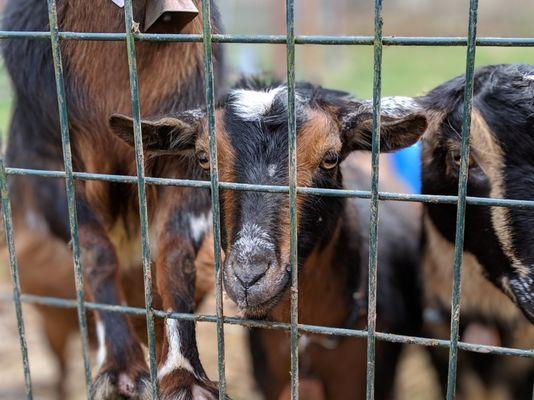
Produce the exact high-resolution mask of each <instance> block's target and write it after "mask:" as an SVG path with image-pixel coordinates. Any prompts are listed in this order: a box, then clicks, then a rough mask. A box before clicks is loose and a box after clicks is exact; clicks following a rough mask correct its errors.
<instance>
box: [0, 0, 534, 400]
mask: <svg viewBox="0 0 534 400" xmlns="http://www.w3.org/2000/svg"><path fill="white" fill-rule="evenodd" d="M477 9H478V1H477V0H470V5H469V19H468V21H469V24H468V29H467V37H384V36H383V35H382V0H375V15H374V27H375V33H374V36H299V35H296V34H295V31H294V19H295V14H294V1H293V0H286V24H287V34H286V35H225V34H212V31H211V18H210V11H211V10H210V1H209V0H202V28H203V33H202V34H148V33H139V32H137V31H136V30H135V29H134V21H133V17H132V0H126V1H125V8H124V11H125V12H124V17H125V26H126V31H125V32H124V33H98V32H91V33H85V32H84V33H82V32H60V31H59V29H58V19H57V9H56V0H48V13H49V25H50V31H49V32H14V31H0V39H10V40H16V39H35V40H50V42H51V46H52V47H51V48H52V54H53V61H54V71H55V80H56V89H57V98H58V106H59V121H60V127H61V140H62V145H63V158H64V171H49V170H35V169H23V168H10V167H7V166H6V165H5V163H4V160H3V159H0V194H1V200H2V211H3V220H4V227H5V233H6V239H7V246H8V251H9V264H10V271H11V277H12V282H13V295H12V296H10V297H2V298H1V300H3V301H13V302H14V304H15V310H16V318H17V325H18V335H19V341H20V350H21V354H22V360H23V367H24V378H25V389H26V396H27V398H29V399H31V398H33V391H32V381H31V376H30V364H29V354H28V349H27V344H26V339H25V331H24V319H23V315H22V308H21V304H22V303H32V304H40V305H47V306H52V307H64V308H76V309H77V312H78V324H79V328H80V332H81V341H82V357H83V361H84V370H85V383H86V389H87V396H88V397H90V391H89V388H90V385H91V369H90V362H89V350H88V329H87V321H86V312H87V310H101V311H108V312H115V313H125V314H129V315H141V316H145V317H146V326H147V336H148V353H149V360H150V361H149V367H150V379H151V383H152V390H151V392H152V397H153V398H154V399H155V398H157V397H158V385H157V371H156V351H155V337H154V318H173V319H178V320H188V321H204V322H211V323H215V324H216V328H217V329H216V332H217V343H218V371H219V374H218V375H219V376H218V378H219V397H220V399H224V398H225V396H226V382H225V355H224V324H236V325H241V326H245V327H255V328H265V329H277V330H286V331H289V332H290V334H291V335H290V338H291V340H290V343H291V347H290V350H291V351H290V356H291V365H290V371H289V373H290V376H291V398H292V399H297V398H298V385H299V382H298V376H299V370H298V366H299V363H298V356H299V353H298V337H299V334H300V333H314V334H321V335H338V336H344V337H358V338H367V383H366V393H367V399H373V398H374V377H375V344H376V340H382V341H390V342H397V343H410V344H417V345H421V346H429V347H445V348H449V368H448V382H447V395H446V397H447V399H453V398H454V397H455V388H456V374H457V370H456V367H457V359H458V350H464V351H471V352H479V353H490V354H499V355H505V356H520V357H529V358H534V350H532V349H513V348H505V347H496V346H487V345H475V344H470V343H464V342H461V341H460V340H459V322H460V280H461V266H462V255H463V240H464V228H465V223H464V222H465V209H466V205H468V204H469V205H478V206H492V207H508V208H520V209H534V201H533V200H512V199H494V198H479V197H469V196H467V177H468V164H467V160H468V155H469V144H470V125H471V123H470V121H471V107H472V95H473V76H474V61H475V51H476V47H477V46H496V47H498V46H501V47H510V46H513V47H534V38H490V37H483V38H482V37H481V38H478V37H477V34H476V27H477ZM62 40H106V41H123V42H125V46H127V54H128V66H129V77H130V91H131V111H132V115H133V121H134V136H135V161H136V167H137V176H119V175H107V174H96V173H85V172H76V171H74V170H73V162H72V154H71V146H70V135H69V123H68V109H67V102H66V93H65V84H64V75H63V63H62V58H61V48H60V42H61V41H62ZM138 41H152V42H202V43H203V49H204V74H205V80H204V81H205V95H206V108H207V114H208V130H209V153H210V167H211V169H210V180H209V181H197V180H187V179H167V178H157V177H146V176H145V173H144V157H143V146H142V135H141V111H140V106H139V93H138V78H137V65H136V46H135V44H136V42H138ZM212 43H266V44H269V43H270V44H285V45H286V48H287V87H288V115H287V117H288V128H289V129H288V139H289V141H288V143H289V165H288V169H289V184H288V186H266V185H255V184H240V183H228V182H219V177H218V170H217V148H216V140H215V117H214V113H215V106H214V101H215V99H214V77H213V67H212ZM307 44H315V45H357V46H373V48H374V80H373V120H372V127H373V136H372V180H371V190H370V191H362V190H344V189H321V188H303V187H297V167H296V165H297V164H296V161H297V160H296V119H295V49H296V45H307ZM384 46H466V48H467V54H466V68H465V70H466V85H465V92H464V100H465V101H464V110H463V112H464V114H463V125H462V144H461V163H460V175H459V176H460V178H459V184H458V195H457V196H445V195H419V194H401V193H389V192H380V191H379V190H378V172H379V147H380V136H379V135H380V124H379V120H380V117H379V116H380V97H381V82H382V79H381V78H382V75H381V72H382V50H383V47H384ZM10 175H33V176H39V177H43V178H62V179H65V185H66V193H67V204H68V217H69V225H70V234H71V238H72V256H73V265H74V273H75V285H76V300H66V299H60V298H53V297H45V296H37V295H28V294H21V290H20V282H19V272H18V265H17V258H16V252H15V241H14V233H13V222H12V216H11V209H10V201H9V193H8V185H7V178H8V176H10ZM75 180H84V181H91V180H100V181H107V182H115V183H129V184H136V185H137V189H138V198H139V215H140V225H141V226H140V228H141V238H142V240H141V244H140V246H141V247H142V259H143V271H144V287H145V308H135V307H128V306H122V305H109V304H98V303H93V302H88V301H86V300H85V298H84V279H83V269H82V268H83V266H82V264H81V260H80V244H79V240H78V222H77V212H76V198H75V197H76V195H75V190H74V182H75ZM146 185H158V186H175V187H196V188H209V189H210V191H211V202H212V203H211V204H212V215H213V221H212V223H213V224H212V225H213V233H214V235H213V237H214V241H213V245H214V254H215V265H214V268H215V280H216V314H215V315H201V314H189V313H176V312H165V311H161V310H157V309H154V307H153V294H152V274H151V256H150V246H149V236H148V217H147V201H146V197H147V196H146V192H145V191H146ZM221 189H228V190H237V191H258V192H270V193H286V194H287V195H288V196H289V204H290V264H291V320H290V322H289V323H283V322H274V321H263V320H262V321H259V320H248V319H243V318H236V317H225V316H224V315H223V303H222V268H221V241H220V229H219V228H220V209H219V191H220V190H221ZM298 194H315V195H321V196H337V197H353V198H365V199H370V207H371V209H370V210H371V213H370V221H369V229H370V231H369V246H370V247H369V248H370V252H369V280H368V313H367V315H368V320H367V329H366V330H357V329H345V328H333V327H323V326H314V325H306V324H300V323H299V320H298V268H297V257H298V254H297V243H298V242H297V221H296V199H297V195H298ZM384 200H387V201H410V202H421V203H443V204H456V205H457V217H456V235H455V253H454V269H453V271H454V276H453V292H452V293H451V299H452V309H451V315H452V316H453V317H452V319H451V324H450V327H451V335H450V339H449V340H439V339H431V338H423V337H411V336H405V335H397V334H390V333H384V332H378V331H376V316H377V312H376V302H377V291H376V286H377V263H378V254H377V243H378V209H379V203H380V201H384Z"/></svg>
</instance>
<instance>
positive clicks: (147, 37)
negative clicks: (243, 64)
mask: <svg viewBox="0 0 534 400" xmlns="http://www.w3.org/2000/svg"><path fill="white" fill-rule="evenodd" d="M132 36H133V37H134V39H135V40H136V41H147V42H202V40H203V39H202V35H201V34H181V33H167V34H163V33H134V34H133V35H132ZM59 38H60V39H62V40H88V41H117V42H119V41H124V40H126V34H125V33H120V32H117V33H100V32H59ZM0 39H50V33H49V32H31V31H0ZM211 40H212V42H214V43H252V44H287V37H286V35H242V34H213V35H212V36H211ZM294 43H295V44H298V45H326V46H335V45H362V46H373V45H374V36H343V35H336V36H333V35H295V40H294ZM382 44H383V45H384V46H432V47H436V46H446V47H447V46H460V47H461V46H464V47H465V46H467V37H454V36H383V38H382ZM476 45H477V46H479V47H534V38H521V37H510V38H502V37H479V38H477V39H476Z"/></svg>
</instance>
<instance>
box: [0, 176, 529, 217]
mask: <svg viewBox="0 0 534 400" xmlns="http://www.w3.org/2000/svg"><path fill="white" fill-rule="evenodd" d="M6 174H7V175H32V176H42V177H45V178H64V177H65V172H63V171H46V170H38V169H26V168H6ZM73 177H74V179H79V180H88V181H91V180H100V181H107V182H115V183H125V184H135V183H136V182H137V177H135V176H128V175H109V174H93V173H88V172H74V173H73ZM145 184H148V185H158V186H178V187H194V188H205V189H209V188H210V187H211V182H209V181H197V180H191V179H173V178H156V177H148V176H147V177H145ZM219 188H220V189H228V190H237V191H253V192H266V193H288V192H289V187H288V186H278V185H256V184H250V183H233V182H219ZM297 194H309V195H320V196H328V197H354V198H360V199H370V198H371V192H370V191H369V190H347V189H324V188H311V187H302V186H297ZM378 199H379V200H385V201H410V202H417V203H433V204H457V203H458V196H452V195H435V194H408V193H394V192H378ZM466 203H467V204H469V205H475V206H490V207H506V208H516V209H525V210H528V209H533V208H534V200H515V199H499V198H495V199H493V198H487V197H474V196H467V197H466Z"/></svg>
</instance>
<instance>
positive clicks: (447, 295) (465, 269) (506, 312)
mask: <svg viewBox="0 0 534 400" xmlns="http://www.w3.org/2000/svg"><path fill="white" fill-rule="evenodd" d="M424 225H425V230H426V233H427V240H428V242H427V245H426V246H425V249H424V254H423V275H424V282H425V293H426V298H427V301H431V300H432V299H433V298H438V299H439V300H440V302H441V303H442V304H443V305H444V306H445V307H446V309H450V305H451V293H452V268H453V263H454V245H453V244H452V243H450V242H449V241H447V240H446V239H445V238H444V237H443V236H442V235H441V234H440V233H439V232H438V230H437V228H436V227H435V226H434V224H433V223H432V222H431V221H430V219H429V217H428V216H427V215H425V216H424ZM482 272H483V269H482V266H481V265H480V264H479V263H478V261H477V260H476V258H475V257H474V256H473V255H472V254H471V253H469V252H466V251H464V260H463V264H462V289H461V290H462V306H461V307H462V311H465V312H471V313H481V314H482V315H485V316H486V317H488V318H490V319H492V318H495V317H497V318H499V319H500V320H502V321H505V322H508V323H518V322H520V321H524V320H525V318H524V317H523V315H522V314H521V312H520V311H519V309H518V308H517V307H516V306H515V304H514V303H513V302H512V301H511V300H510V299H509V298H508V297H507V296H506V295H505V294H504V293H503V292H502V291H500V290H499V289H497V288H496V287H495V286H494V285H493V284H492V283H491V282H490V281H488V280H487V279H486V278H485V277H484V276H483V274H482ZM532 340H533V345H534V328H533V336H532Z"/></svg>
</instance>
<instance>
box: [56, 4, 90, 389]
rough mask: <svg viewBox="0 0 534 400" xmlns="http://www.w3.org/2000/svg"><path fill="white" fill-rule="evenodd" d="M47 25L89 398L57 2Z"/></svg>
mask: <svg viewBox="0 0 534 400" xmlns="http://www.w3.org/2000/svg"><path fill="white" fill-rule="evenodd" d="M48 22H49V25H50V44H51V48H52V57H53V62H54V77H55V81H56V91H57V102H58V112H59V124H60V130H61V146H62V151H63V165H64V168H65V189H66V193H67V208H68V213H69V228H70V237H71V248H72V259H73V262H74V281H75V287H76V300H77V311H78V325H79V326H80V339H81V342H82V358H83V366H84V372H85V389H86V391H87V397H88V398H90V397H91V395H90V387H91V365H90V363H89V345H88V343H89V339H88V332H87V315H86V312H85V305H84V279H83V269H82V264H81V261H80V240H79V238H78V216H77V213H76V198H75V189H74V178H73V171H72V152H71V146H70V134H69V117H68V112H67V97H66V91H65V81H64V79H63V61H62V59H61V49H60V47H59V34H58V30H59V29H58V22H57V8H56V0H48Z"/></svg>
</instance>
